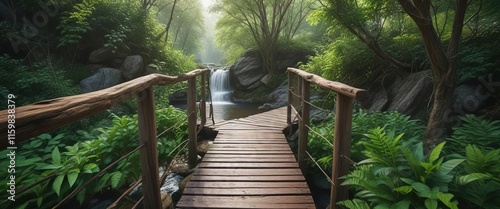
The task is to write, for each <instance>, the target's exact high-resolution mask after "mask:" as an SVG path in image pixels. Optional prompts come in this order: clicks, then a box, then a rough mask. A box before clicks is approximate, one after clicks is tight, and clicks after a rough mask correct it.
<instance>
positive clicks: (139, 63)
mask: <svg viewBox="0 0 500 209" xmlns="http://www.w3.org/2000/svg"><path fill="white" fill-rule="evenodd" d="M121 69H122V71H123V77H124V78H125V79H127V80H132V79H134V78H137V77H139V76H141V75H142V74H143V73H144V60H143V59H142V57H141V56H139V55H134V56H128V57H126V58H125V61H124V62H123V65H122V68H121Z"/></svg>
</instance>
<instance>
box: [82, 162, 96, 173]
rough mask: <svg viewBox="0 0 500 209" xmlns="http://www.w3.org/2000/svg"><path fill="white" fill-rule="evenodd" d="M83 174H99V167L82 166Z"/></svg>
mask: <svg viewBox="0 0 500 209" xmlns="http://www.w3.org/2000/svg"><path fill="white" fill-rule="evenodd" d="M83 172H84V173H95V172H99V167H98V166H97V165H96V164H95V163H89V164H86V165H85V166H83Z"/></svg>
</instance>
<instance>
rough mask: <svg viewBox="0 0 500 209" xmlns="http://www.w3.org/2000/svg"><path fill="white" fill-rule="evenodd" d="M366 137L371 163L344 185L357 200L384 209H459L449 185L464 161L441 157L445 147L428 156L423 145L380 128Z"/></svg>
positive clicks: (364, 163)
mask: <svg viewBox="0 0 500 209" xmlns="http://www.w3.org/2000/svg"><path fill="white" fill-rule="evenodd" d="M365 136H366V137H367V138H368V140H365V141H362V142H360V144H361V146H363V147H364V151H363V154H364V155H365V156H366V157H367V159H366V160H364V161H362V162H360V163H359V164H358V165H357V166H356V167H355V169H354V170H353V171H352V172H351V173H349V174H348V175H347V176H345V177H344V178H345V181H344V182H343V185H348V186H350V187H351V188H353V189H354V190H355V191H356V195H355V196H356V198H358V199H361V200H363V201H366V202H367V203H368V204H369V205H370V206H372V207H381V208H409V207H410V205H411V207H412V208H438V207H446V208H458V202H457V201H456V200H453V198H454V195H453V194H451V193H449V184H450V182H452V180H453V177H454V172H453V170H454V169H455V168H456V167H457V166H458V165H460V164H461V163H462V162H463V161H464V160H463V159H451V160H445V159H444V157H441V152H442V149H443V146H444V143H441V144H439V145H438V146H436V147H435V148H434V149H433V150H432V151H431V152H430V154H428V155H424V154H423V148H422V143H417V144H414V143H402V142H401V141H400V139H401V137H402V134H400V135H397V136H396V135H395V134H394V132H389V133H387V132H385V130H384V129H383V128H376V129H373V130H370V131H369V133H368V134H366V135H365ZM340 204H342V205H345V206H347V205H346V204H350V203H349V202H346V203H343V202H340Z"/></svg>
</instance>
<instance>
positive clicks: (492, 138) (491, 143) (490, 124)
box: [446, 115, 500, 155]
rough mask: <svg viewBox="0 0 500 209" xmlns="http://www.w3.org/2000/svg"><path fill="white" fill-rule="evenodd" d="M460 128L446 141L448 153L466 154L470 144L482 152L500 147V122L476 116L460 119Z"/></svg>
mask: <svg viewBox="0 0 500 209" xmlns="http://www.w3.org/2000/svg"><path fill="white" fill-rule="evenodd" d="M459 119H460V121H461V122H462V123H461V125H460V126H458V127H454V128H453V133H452V134H451V136H450V137H448V138H447V139H446V141H448V146H447V148H446V152H448V153H457V154H461V155H463V154H465V150H466V149H465V148H466V147H467V146H468V145H469V144H474V145H476V146H477V147H478V148H479V149H480V150H493V149H496V148H499V147H500V121H498V120H497V121H489V120H484V119H483V118H482V117H478V116H475V115H466V116H463V117H459Z"/></svg>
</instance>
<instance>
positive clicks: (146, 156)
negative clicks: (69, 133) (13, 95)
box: [0, 69, 208, 209]
mask: <svg viewBox="0 0 500 209" xmlns="http://www.w3.org/2000/svg"><path fill="white" fill-rule="evenodd" d="M207 72H208V69H198V70H194V71H191V72H188V73H185V74H182V75H179V76H175V77H174V76H166V75H161V74H150V75H147V76H143V77H139V78H136V79H134V80H131V81H128V82H125V83H122V84H119V85H116V86H113V87H110V88H107V89H103V90H100V91H95V92H90V93H86V94H80V95H74V96H68V97H61V98H56V99H52V100H45V101H41V102H38V103H34V104H30V105H25V106H21V107H17V108H16V109H15V111H16V112H15V124H14V125H15V141H14V142H15V144H16V146H17V144H19V143H21V142H23V141H26V140H27V139H30V138H31V137H34V136H37V135H39V134H42V133H47V132H49V131H52V130H55V129H57V128H60V127H62V126H65V125H68V124H70V123H73V122H76V121H79V120H81V119H83V118H85V117H89V116H91V115H94V114H97V113H100V112H102V111H104V110H106V109H109V108H110V107H111V106H113V105H115V104H117V103H119V102H121V101H124V100H127V99H130V98H132V97H134V96H137V98H138V108H137V115H138V117H137V120H138V131H139V145H140V146H139V147H140V148H137V149H138V150H139V151H140V162H141V164H140V166H141V173H142V191H143V194H144V196H143V199H141V200H143V203H144V207H145V208H155V209H156V208H158V209H159V208H162V205H161V204H162V203H161V195H160V182H159V179H158V155H157V133H156V113H155V98H154V86H165V85H169V84H174V83H178V82H182V81H188V86H189V91H188V101H187V102H188V113H187V115H188V117H189V118H188V123H189V125H188V126H189V127H188V128H189V151H188V152H189V164H190V166H191V167H194V166H195V164H196V163H197V161H196V160H197V137H196V134H197V132H196V129H197V122H196V118H197V114H196V112H197V108H196V100H197V96H196V77H197V76H198V75H200V76H201V85H202V87H201V88H202V91H201V94H202V95H201V96H202V99H201V101H200V106H202V107H203V108H205V90H204V88H206V86H205V84H206V82H205V80H204V79H206V73H207ZM11 111H12V110H3V111H0V131H2V132H4V133H7V129H8V128H9V127H12V124H8V122H9V121H8V118H9V117H7V116H9V114H10V115H11V114H12V113H11ZM200 114H201V117H203V118H206V112H205V111H202V112H201V113H200ZM204 122H205V120H203V119H202V125H203V123H204ZM8 125H9V126H8ZM8 133H9V134H10V133H11V132H10V131H9V132H8ZM9 137H10V136H8V135H7V134H4V135H1V137H0V140H1V141H2V142H1V143H0V150H3V149H5V148H8V146H9V140H10V138H9ZM9 149H15V148H14V147H9ZM114 163H117V161H115V162H114ZM110 166H111V165H110ZM108 168H109V166H108ZM94 177H95V176H94ZM93 179H96V178H91V179H90V180H89V181H87V182H85V184H87V183H89V182H90V181H91V180H93ZM39 182H41V181H39ZM78 189H79V188H78ZM74 194H75V191H73V192H72V194H70V195H69V196H67V197H66V198H64V199H63V200H62V201H61V202H59V203H58V205H56V207H58V206H60V205H61V204H63V203H64V202H65V201H66V200H67V199H69V198H71V197H73V195H74Z"/></svg>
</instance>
